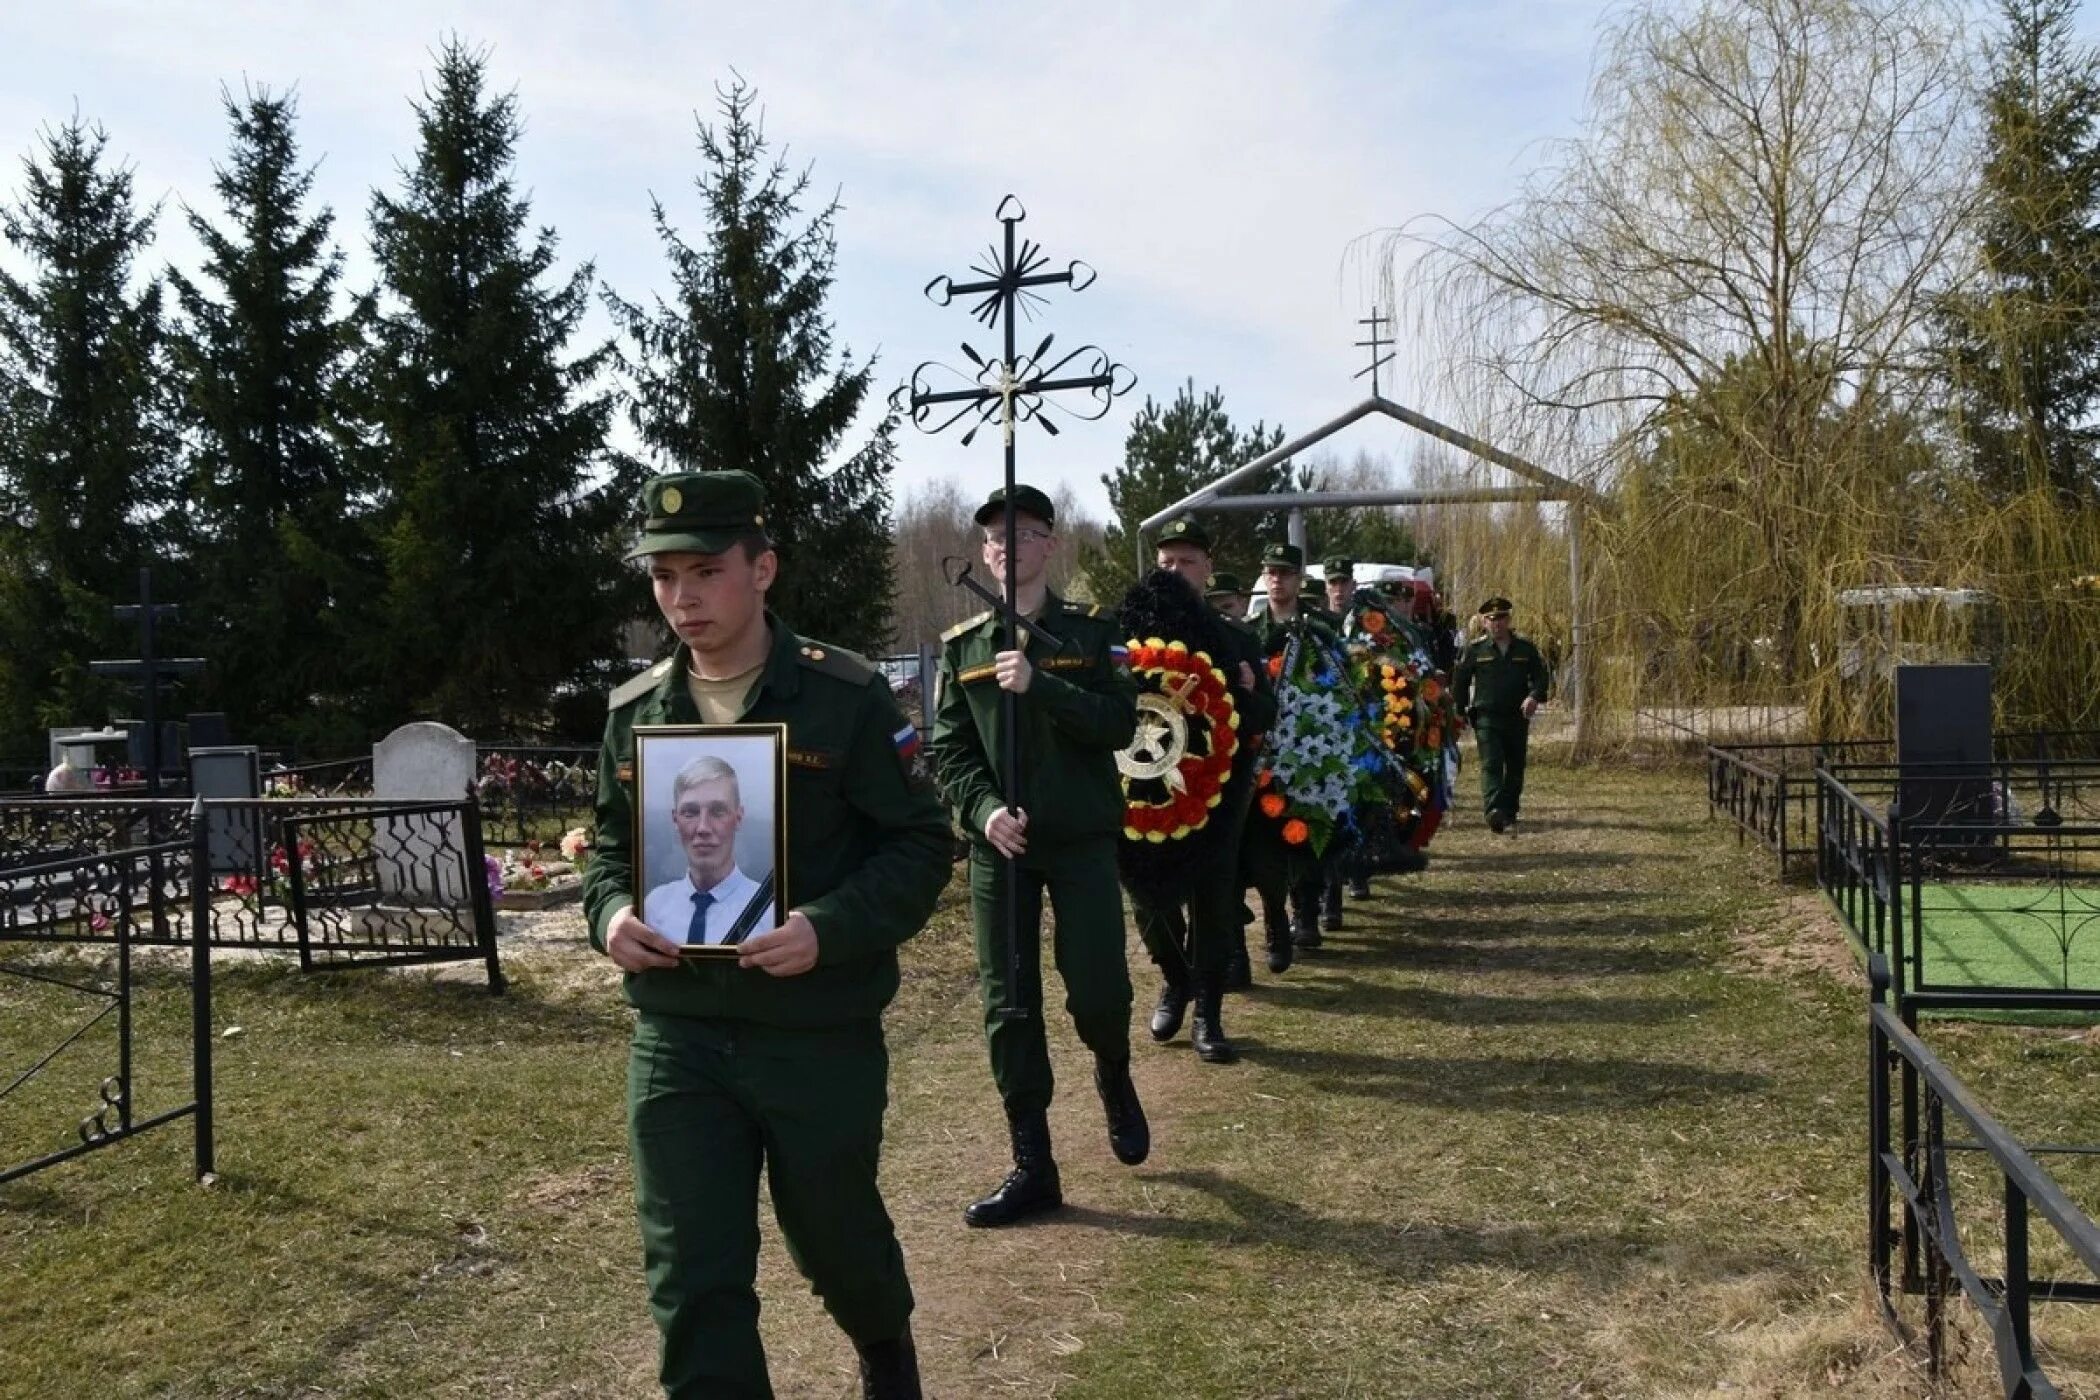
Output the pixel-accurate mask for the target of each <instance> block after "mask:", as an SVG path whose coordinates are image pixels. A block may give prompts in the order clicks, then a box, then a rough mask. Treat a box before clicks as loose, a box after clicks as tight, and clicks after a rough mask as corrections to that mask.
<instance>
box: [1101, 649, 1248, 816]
mask: <svg viewBox="0 0 2100 1400" xmlns="http://www.w3.org/2000/svg"><path fill="white" fill-rule="evenodd" d="M1130 670H1131V674H1132V675H1133V676H1135V677H1136V678H1137V683H1138V729H1137V734H1136V735H1135V736H1134V737H1133V738H1132V739H1131V742H1130V746H1129V747H1128V748H1126V749H1124V750H1123V752H1122V753H1120V754H1118V755H1117V756H1116V764H1117V767H1118V768H1120V769H1121V770H1122V774H1123V797H1124V815H1123V836H1124V839H1125V840H1129V841H1153V842H1164V841H1180V840H1182V839H1184V838H1186V837H1188V836H1190V835H1193V834H1194V833H1195V832H1197V831H1200V830H1202V828H1203V825H1204V823H1206V822H1208V821H1209V820H1210V813H1211V809H1212V808H1214V807H1216V806H1217V805H1218V803H1219V802H1221V801H1222V800H1223V798H1224V791H1225V783H1226V780H1227V779H1229V778H1230V777H1231V776H1232V756H1233V754H1234V753H1236V752H1238V750H1239V746H1240V737H1239V728H1240V716H1239V708H1238V706H1237V705H1235V704H1234V703H1233V699H1232V691H1231V690H1230V688H1228V686H1227V685H1226V681H1225V673H1224V672H1223V671H1221V670H1219V669H1218V667H1217V665H1216V663H1215V662H1213V661H1212V660H1211V658H1210V653H1208V652H1203V651H1190V650H1189V648H1188V646H1187V645H1186V644H1185V643H1182V642H1169V641H1163V640H1161V639H1160V638H1158V637H1147V638H1145V640H1143V641H1142V642H1140V641H1136V640H1132V641H1131V643H1130Z"/></svg>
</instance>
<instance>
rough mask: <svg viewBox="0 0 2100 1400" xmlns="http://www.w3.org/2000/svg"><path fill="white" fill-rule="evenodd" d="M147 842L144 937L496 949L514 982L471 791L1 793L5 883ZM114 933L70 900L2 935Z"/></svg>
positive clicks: (324, 954)
mask: <svg viewBox="0 0 2100 1400" xmlns="http://www.w3.org/2000/svg"><path fill="white" fill-rule="evenodd" d="M135 848H136V849H143V850H144V856H143V860H144V866H143V872H144V874H143V879H144V882H145V885H146V888H147V894H146V896H145V897H144V903H145V906H146V909H147V911H148V918H147V921H146V922H145V923H144V924H142V925H141V927H139V928H138V929H137V930H136V931H135V932H134V934H133V935H132V937H133V941H135V942H140V943H157V944H173V945H179V944H186V943H189V942H190V941H191V934H192V930H195V929H202V930H203V931H204V941H205V942H206V943H208V944H210V945H211V946H213V947H218V948H244V949H249V950H254V951H264V952H282V953H290V954H296V955H297V956H298V958H299V961H300V965H301V966H302V967H304V968H308V969H312V968H318V967H338V968H339V967H350V966H355V967H391V966H402V965H406V964H412V963H435V962H462V961H474V960H481V961H483V962H485V964H486V966H487V970H488V980H489V986H490V988H491V990H494V991H501V990H502V989H503V982H504V979H503V971H502V967H501V963H500V961H499V958H498V954H497V949H496V935H495V928H496V923H495V912H494V908H493V903H492V900H491V897H490V890H489V879H490V871H489V864H490V861H489V857H488V855H487V853H486V851H485V850H484V849H483V846H482V841H481V818H480V811H479V808H478V807H477V806H476V805H475V804H474V803H473V802H470V801H468V800H467V799H466V798H465V796H464V795H462V797H461V799H460V800H459V801H457V802H386V801H378V800H374V799H371V798H363V799H359V798H311V797H309V798H263V799H247V798H235V799H205V800H202V801H197V802H191V801H185V800H173V799H162V800H160V801H157V802H156V801H148V800H145V799H99V798H80V799H74V800H70V801H66V800H60V799H56V798H44V799H35V800H0V885H4V884H7V883H8V882H10V880H11V876H12V870H13V868H17V867H22V866H27V865H31V864H35V863H38V862H41V861H48V860H50V859H54V858H65V857H85V856H90V855H114V854H121V853H124V852H127V851H131V850H133V849H135ZM197 852H201V853H202V854H201V855H199V854H197ZM196 892H201V894H202V897H201V899H198V900H195V901H192V900H191V898H190V897H191V895H192V894H194V893H196ZM107 938H108V934H107V930H104V929H99V928H96V927H94V926H92V924H91V923H83V922H82V921H80V920H77V919H70V918H67V917H65V916H64V911H62V910H56V909H44V910H41V912H40V913H39V914H38V915H37V916H36V917H24V916H20V915H18V916H17V917H15V918H14V919H13V921H12V922H10V923H8V924H5V925H0V939H15V940H28V941H36V942H45V943H95V942H104V941H107Z"/></svg>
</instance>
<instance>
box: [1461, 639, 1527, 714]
mask: <svg viewBox="0 0 2100 1400" xmlns="http://www.w3.org/2000/svg"><path fill="white" fill-rule="evenodd" d="M1550 680H1551V677H1550V675H1549V673H1548V672H1547V670H1546V659H1545V658H1544V657H1543V656H1540V655H1539V649H1538V648H1537V647H1535V646H1533V645H1532V644H1531V643H1530V642H1529V641H1528V640H1526V639H1525V638H1523V637H1519V636H1516V635H1514V634H1512V635H1511V637H1510V639H1509V650H1508V651H1507V652H1504V651H1502V650H1500V649H1499V648H1497V647H1496V646H1495V641H1494V638H1492V637H1482V638H1480V639H1478V640H1477V641H1475V642H1473V643H1471V644H1470V645H1468V646H1467V647H1466V649H1465V650H1464V651H1463V652H1461V653H1460V654H1459V658H1458V672H1457V674H1455V675H1454V676H1453V677H1452V678H1451V690H1452V698H1453V699H1455V700H1457V701H1458V707H1459V709H1460V710H1463V711H1465V712H1466V713H1468V714H1473V713H1478V714H1482V715H1489V716H1492V717H1494V718H1497V719H1505V718H1512V717H1515V716H1517V715H1518V714H1520V713H1521V712H1522V709H1523V705H1524V697H1525V696H1527V695H1528V696H1530V697H1531V698H1532V699H1534V700H1536V701H1538V702H1539V703H1540V704H1542V705H1543V704H1544V703H1546V687H1547V685H1548V683H1549V681H1550Z"/></svg>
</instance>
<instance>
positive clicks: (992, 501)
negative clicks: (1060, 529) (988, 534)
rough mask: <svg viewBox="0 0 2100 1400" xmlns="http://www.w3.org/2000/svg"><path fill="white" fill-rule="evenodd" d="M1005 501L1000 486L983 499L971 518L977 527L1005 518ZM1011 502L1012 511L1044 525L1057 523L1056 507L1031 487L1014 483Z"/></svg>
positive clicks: (1003, 491) (1005, 496)
mask: <svg viewBox="0 0 2100 1400" xmlns="http://www.w3.org/2000/svg"><path fill="white" fill-rule="evenodd" d="M1007 499H1008V497H1007V494H1006V488H1005V487H1004V486H1002V487H1000V488H999V489H998V490H996V491H994V492H992V494H991V495H990V496H988V497H986V498H985V502H984V504H983V505H981V506H979V507H977V514H976V516H975V517H973V518H974V519H975V520H976V522H977V523H978V524H979V525H987V524H990V523H991V522H992V521H994V520H999V519H1003V518H1005V515H1006V502H1007ZM1012 500H1013V507H1014V509H1015V510H1017V511H1019V512H1020V513H1021V514H1023V515H1032V516H1034V517H1035V518H1036V519H1038V520H1040V521H1042V522H1043V523H1044V524H1045V525H1055V524H1056V523H1057V507H1055V506H1053V505H1051V504H1050V498H1049V497H1048V496H1045V495H1044V494H1043V493H1042V492H1040V491H1038V490H1036V489H1035V488H1034V487H1033V486H1023V485H1022V484H1021V483H1020V482H1018V481H1017V482H1015V483H1014V491H1013V497H1012Z"/></svg>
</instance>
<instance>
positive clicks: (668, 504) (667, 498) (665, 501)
mask: <svg viewBox="0 0 2100 1400" xmlns="http://www.w3.org/2000/svg"><path fill="white" fill-rule="evenodd" d="M656 505H657V509H659V510H661V511H662V512H663V513H664V514H665V515H676V514H678V512H679V510H680V509H681V508H682V507H683V506H684V505H685V496H684V494H683V493H681V492H680V491H679V489H678V488H677V487H675V486H666V487H665V488H664V493H663V494H662V495H661V496H658V497H657V498H656Z"/></svg>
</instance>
